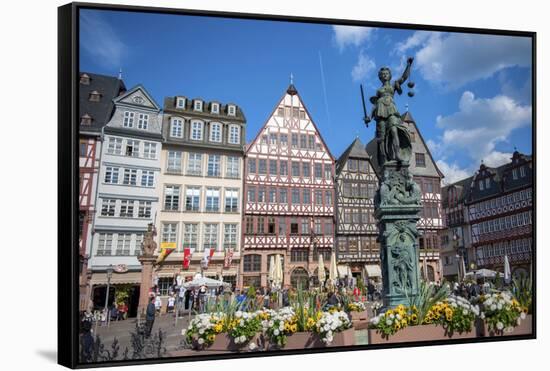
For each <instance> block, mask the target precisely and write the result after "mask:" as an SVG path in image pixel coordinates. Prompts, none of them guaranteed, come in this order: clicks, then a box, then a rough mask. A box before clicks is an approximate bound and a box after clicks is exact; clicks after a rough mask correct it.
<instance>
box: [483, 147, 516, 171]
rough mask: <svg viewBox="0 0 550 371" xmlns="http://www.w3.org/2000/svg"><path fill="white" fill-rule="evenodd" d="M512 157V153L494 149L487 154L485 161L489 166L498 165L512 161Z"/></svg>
mask: <svg viewBox="0 0 550 371" xmlns="http://www.w3.org/2000/svg"><path fill="white" fill-rule="evenodd" d="M511 159H512V154H511V153H504V152H499V151H493V152H491V153H489V154H488V155H487V156H485V157H483V163H484V164H485V165H487V166H489V167H498V166H500V165H504V164H505V163H507V162H510V160H511Z"/></svg>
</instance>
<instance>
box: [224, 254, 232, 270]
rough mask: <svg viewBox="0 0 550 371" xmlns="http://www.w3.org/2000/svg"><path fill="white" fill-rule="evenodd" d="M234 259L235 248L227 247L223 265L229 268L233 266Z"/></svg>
mask: <svg viewBox="0 0 550 371" xmlns="http://www.w3.org/2000/svg"><path fill="white" fill-rule="evenodd" d="M232 261H233V249H226V250H225V258H224V260H223V267H224V268H229V267H230V266H231V262H232Z"/></svg>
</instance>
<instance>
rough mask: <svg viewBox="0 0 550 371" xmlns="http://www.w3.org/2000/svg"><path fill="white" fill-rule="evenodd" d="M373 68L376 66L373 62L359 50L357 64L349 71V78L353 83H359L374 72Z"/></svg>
mask: <svg viewBox="0 0 550 371" xmlns="http://www.w3.org/2000/svg"><path fill="white" fill-rule="evenodd" d="M375 68H376V64H375V63H374V60H373V59H372V58H370V57H369V56H368V55H367V54H365V53H364V52H363V50H361V52H360V53H359V58H358V59H357V63H356V64H355V66H353V68H352V70H351V77H352V78H353V81H356V82H357V81H361V80H363V79H365V78H366V77H367V76H368V75H369V74H370V73H371V72H372V71H374V69H375Z"/></svg>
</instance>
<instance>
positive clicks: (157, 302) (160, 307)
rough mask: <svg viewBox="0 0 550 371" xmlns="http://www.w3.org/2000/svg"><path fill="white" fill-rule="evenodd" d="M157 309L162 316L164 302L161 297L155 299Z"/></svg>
mask: <svg viewBox="0 0 550 371" xmlns="http://www.w3.org/2000/svg"><path fill="white" fill-rule="evenodd" d="M155 309H156V311H157V312H158V313H159V314H160V310H161V309H162V300H161V298H160V296H159V295H157V296H156V297H155Z"/></svg>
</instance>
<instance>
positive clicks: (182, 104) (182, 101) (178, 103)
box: [176, 97, 185, 109]
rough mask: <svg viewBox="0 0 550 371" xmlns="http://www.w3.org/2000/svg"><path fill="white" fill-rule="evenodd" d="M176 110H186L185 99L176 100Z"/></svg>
mask: <svg viewBox="0 0 550 371" xmlns="http://www.w3.org/2000/svg"><path fill="white" fill-rule="evenodd" d="M176 108H179V109H185V98H183V97H177V98H176Z"/></svg>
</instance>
